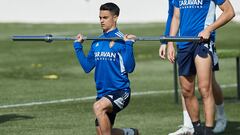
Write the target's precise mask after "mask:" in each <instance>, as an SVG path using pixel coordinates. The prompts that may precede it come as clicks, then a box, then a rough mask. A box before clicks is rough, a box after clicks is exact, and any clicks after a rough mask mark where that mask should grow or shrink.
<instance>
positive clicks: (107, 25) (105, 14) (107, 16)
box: [99, 10, 117, 32]
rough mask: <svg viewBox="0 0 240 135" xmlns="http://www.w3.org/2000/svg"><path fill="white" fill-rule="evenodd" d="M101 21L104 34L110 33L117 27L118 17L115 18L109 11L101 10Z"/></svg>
mask: <svg viewBox="0 0 240 135" xmlns="http://www.w3.org/2000/svg"><path fill="white" fill-rule="evenodd" d="M99 19H100V24H101V27H102V29H103V31H104V32H108V31H110V30H112V29H114V28H115V27H116V22H117V16H116V15H115V16H113V15H112V14H111V12H110V11H108V10H100V13H99Z"/></svg>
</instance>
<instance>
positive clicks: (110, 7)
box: [100, 2, 120, 16]
mask: <svg viewBox="0 0 240 135" xmlns="http://www.w3.org/2000/svg"><path fill="white" fill-rule="evenodd" d="M100 10H108V11H110V12H111V13H112V15H116V16H119V13H120V8H119V7H118V6H117V5H116V4H114V3H112V2H108V3H105V4H103V5H101V7H100Z"/></svg>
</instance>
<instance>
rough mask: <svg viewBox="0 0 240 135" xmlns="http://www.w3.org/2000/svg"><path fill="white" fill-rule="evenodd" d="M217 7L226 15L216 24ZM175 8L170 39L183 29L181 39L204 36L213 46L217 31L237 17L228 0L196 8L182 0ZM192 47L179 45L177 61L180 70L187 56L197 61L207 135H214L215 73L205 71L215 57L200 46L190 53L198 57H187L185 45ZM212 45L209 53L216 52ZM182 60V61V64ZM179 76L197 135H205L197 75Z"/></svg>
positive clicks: (176, 1) (208, 2)
mask: <svg viewBox="0 0 240 135" xmlns="http://www.w3.org/2000/svg"><path fill="white" fill-rule="evenodd" d="M215 3H216V4H218V5H219V7H220V9H221V10H222V11H223V13H222V14H221V16H220V17H219V18H218V19H217V21H215V22H214V18H213V17H215V16H214V15H215ZM174 5H175V6H176V7H177V8H175V11H174V16H173V22H172V25H171V34H170V35H171V36H174V35H176V34H177V31H178V28H179V29H180V33H179V34H180V36H181V35H182V36H202V37H203V38H205V39H208V38H210V39H211V40H212V42H211V44H213V42H214V40H215V39H214V34H215V33H214V30H215V29H217V28H219V27H221V26H222V25H224V24H225V23H227V22H228V21H229V20H231V19H232V17H233V16H234V11H233V8H232V6H231V4H230V2H229V1H228V0H226V1H224V0H222V1H221V0H220V1H218V0H216V1H214V2H213V1H209V0H208V1H207V0H203V1H202V2H200V1H199V2H198V3H192V4H191V3H185V2H184V1H182V0H174ZM206 9H208V10H206ZM204 11H205V12H204ZM206 12H207V13H206ZM204 15H205V17H203V16H204ZM209 17H210V18H209ZM189 18H190V19H189ZM200 18H203V19H206V20H203V21H201V20H198V19H200ZM187 19H188V20H187ZM208 19H209V20H208ZM193 20H194V21H193ZM201 22H204V23H205V22H206V23H207V24H204V25H202V24H201ZM193 24H194V25H193ZM189 25H190V26H189ZM196 26H197V27H199V28H200V29H199V28H197V27H196ZM203 26H204V27H203ZM192 28H193V29H192ZM191 29H192V31H191ZM193 30H194V31H193ZM198 33H199V34H198ZM168 44H169V45H170V46H168V48H169V51H168V58H169V60H170V61H171V62H174V60H175V55H174V52H175V51H174V48H173V43H168ZM188 44H189V43H178V53H180V54H181V56H179V54H178V58H177V60H178V64H180V67H179V69H181V67H182V66H183V67H184V66H186V65H182V63H183V61H184V60H186V59H182V57H185V56H186V58H189V57H190V59H193V60H191V61H194V62H193V67H194V66H196V71H197V75H198V82H199V83H198V84H199V91H200V94H201V95H202V97H203V103H204V112H205V116H206V117H205V120H206V128H205V130H204V134H212V133H211V128H212V126H213V120H212V117H213V116H214V109H213V107H212V104H213V103H214V101H213V100H212V92H211V87H212V85H211V83H212V82H211V81H212V79H211V80H210V78H209V77H211V74H212V73H211V71H210V72H208V71H207V70H206V69H204V68H203V66H205V68H206V67H207V66H208V65H209V64H210V63H211V62H209V57H210V55H209V54H211V53H209V54H204V50H205V51H206V49H207V48H205V47H203V46H201V48H199V46H198V47H196V48H195V47H193V48H190V47H189V48H190V51H193V52H194V53H196V54H195V55H193V56H191V55H189V54H186V53H185V54H184V53H183V51H185V50H183V49H186V48H187V47H186V46H185V45H188ZM211 44H210V46H209V45H208V47H210V49H209V51H212V49H213V48H214V46H212V45H211ZM186 51H187V50H186ZM188 51H189V50H188ZM201 51H202V52H201ZM201 53H202V54H201ZM160 54H161V52H160ZM184 55H185V56H184ZM201 55H202V56H201ZM199 56H200V57H199ZM179 59H182V61H181V60H179ZM202 64H203V65H202ZM183 67H182V70H183ZM190 67H191V65H190ZM193 67H191V68H193ZM184 68H186V67H184ZM191 68H190V70H192V69H191ZM194 68H195V67H194ZM194 70H195V69H194ZM179 72H180V83H181V86H182V93H183V95H184V98H185V101H186V105H187V110H188V111H189V113H190V116H191V120H192V121H193V126H194V129H195V133H194V134H202V131H201V130H200V126H198V125H200V121H199V120H200V119H199V109H198V103H197V99H196V97H195V96H194V92H193V89H194V78H195V77H194V72H193V75H191V72H190V74H189V72H187V74H184V73H183V71H181V70H180V71H179ZM181 72H182V73H181ZM200 72H201V75H200V74H199V73H200ZM203 72H204V73H203ZM202 73H203V74H202ZM206 80H207V81H206ZM209 86H211V87H209Z"/></svg>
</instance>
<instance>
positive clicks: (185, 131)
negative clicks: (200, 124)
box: [168, 125, 194, 135]
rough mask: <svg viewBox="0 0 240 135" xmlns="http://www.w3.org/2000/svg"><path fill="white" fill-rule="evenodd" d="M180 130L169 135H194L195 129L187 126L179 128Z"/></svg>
mask: <svg viewBox="0 0 240 135" xmlns="http://www.w3.org/2000/svg"><path fill="white" fill-rule="evenodd" d="M179 127H180V128H179V129H178V130H177V131H176V132H174V133H170V134H168V135H193V132H194V129H193V128H189V127H186V126H183V125H181V126H179Z"/></svg>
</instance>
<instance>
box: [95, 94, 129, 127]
mask: <svg viewBox="0 0 240 135" xmlns="http://www.w3.org/2000/svg"><path fill="white" fill-rule="evenodd" d="M104 97H105V98H107V99H109V100H110V101H111V103H112V106H113V111H112V112H111V113H107V115H108V118H109V120H110V122H111V125H112V126H113V125H114V121H115V118H116V114H117V113H118V112H120V111H121V110H123V109H124V108H125V107H127V105H128V103H129V101H130V92H127V91H125V90H117V91H113V92H111V93H109V94H107V95H105V96H104ZM97 100H99V99H97ZM95 125H96V126H99V124H98V120H97V119H96V120H95Z"/></svg>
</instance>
